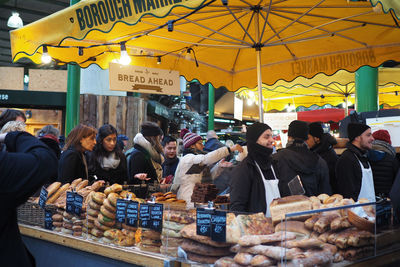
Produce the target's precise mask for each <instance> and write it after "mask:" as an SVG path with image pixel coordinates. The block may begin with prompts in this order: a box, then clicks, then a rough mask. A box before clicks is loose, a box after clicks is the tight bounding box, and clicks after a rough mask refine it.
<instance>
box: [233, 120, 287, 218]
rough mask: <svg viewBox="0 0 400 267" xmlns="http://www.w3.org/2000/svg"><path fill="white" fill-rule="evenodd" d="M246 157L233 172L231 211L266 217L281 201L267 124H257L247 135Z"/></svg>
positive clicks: (250, 128) (270, 131)
mask: <svg viewBox="0 0 400 267" xmlns="http://www.w3.org/2000/svg"><path fill="white" fill-rule="evenodd" d="M246 139H247V150H248V155H247V157H246V158H245V159H244V160H243V161H242V162H241V163H240V164H239V165H238V166H237V167H236V168H235V169H233V170H232V172H231V173H232V178H231V183H230V188H231V193H230V201H231V206H230V208H231V210H233V211H242V212H252V213H253V212H263V213H265V214H266V215H267V216H270V214H269V205H270V203H271V202H272V200H273V199H275V198H280V196H281V195H280V192H279V187H278V178H277V176H276V173H275V169H274V166H272V160H271V154H272V151H273V143H274V140H273V138H272V129H271V127H269V126H268V125H267V124H264V123H259V122H256V123H254V124H252V125H251V126H250V127H248V129H247V132H246Z"/></svg>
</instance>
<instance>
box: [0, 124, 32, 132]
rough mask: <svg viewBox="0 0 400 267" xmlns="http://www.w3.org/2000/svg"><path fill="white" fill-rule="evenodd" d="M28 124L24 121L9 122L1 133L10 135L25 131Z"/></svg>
mask: <svg viewBox="0 0 400 267" xmlns="http://www.w3.org/2000/svg"><path fill="white" fill-rule="evenodd" d="M25 130H26V124H25V122H23V121H9V122H7V123H6V124H4V126H3V128H1V131H0V133H9V132H15V131H25Z"/></svg>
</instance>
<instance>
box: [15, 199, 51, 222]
mask: <svg viewBox="0 0 400 267" xmlns="http://www.w3.org/2000/svg"><path fill="white" fill-rule="evenodd" d="M56 209H57V207H56V206H54V205H46V210H50V211H51V212H52V213H54V212H55V211H56ZM17 216H18V222H19V223H23V224H27V225H34V226H39V227H43V228H44V216H45V211H44V209H42V208H41V207H40V206H39V204H37V203H33V202H25V203H24V204H22V205H21V206H19V207H18V209H17Z"/></svg>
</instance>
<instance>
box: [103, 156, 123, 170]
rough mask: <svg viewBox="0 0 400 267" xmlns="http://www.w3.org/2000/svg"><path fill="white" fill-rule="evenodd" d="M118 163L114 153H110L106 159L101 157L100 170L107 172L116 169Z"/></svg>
mask: <svg viewBox="0 0 400 267" xmlns="http://www.w3.org/2000/svg"><path fill="white" fill-rule="evenodd" d="M120 161H121V160H120V159H118V158H116V155H115V152H112V153H110V155H109V156H108V157H103V160H102V161H101V162H100V166H101V168H102V169H104V170H106V171H108V170H109V169H116V168H117V167H118V166H119V163H120Z"/></svg>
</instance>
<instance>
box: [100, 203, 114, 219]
mask: <svg viewBox="0 0 400 267" xmlns="http://www.w3.org/2000/svg"><path fill="white" fill-rule="evenodd" d="M100 213H102V214H103V215H104V216H106V217H108V218H110V219H115V213H113V212H111V211H109V210H107V209H106V207H105V206H104V205H103V206H101V207H100Z"/></svg>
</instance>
